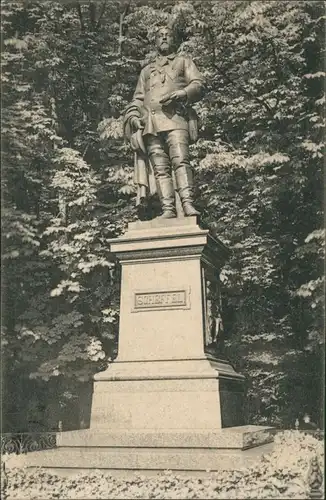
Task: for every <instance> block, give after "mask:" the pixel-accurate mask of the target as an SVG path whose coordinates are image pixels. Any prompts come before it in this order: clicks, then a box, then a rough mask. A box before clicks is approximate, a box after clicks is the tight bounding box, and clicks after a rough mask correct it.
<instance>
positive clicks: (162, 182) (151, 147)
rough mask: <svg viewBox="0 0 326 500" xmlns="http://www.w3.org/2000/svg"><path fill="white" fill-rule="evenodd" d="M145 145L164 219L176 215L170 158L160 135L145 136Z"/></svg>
mask: <svg viewBox="0 0 326 500" xmlns="http://www.w3.org/2000/svg"><path fill="white" fill-rule="evenodd" d="M146 147H147V152H148V156H149V159H150V162H151V164H152V165H153V169H154V174H155V179H156V184H157V190H158V195H159V197H160V201H161V205H162V211H163V213H162V215H161V217H162V218H164V219H170V218H172V217H176V211H175V195H174V187H173V181H172V175H171V167H170V159H169V156H168V154H167V153H166V151H165V150H164V144H163V143H162V141H161V139H160V137H157V136H154V135H147V136H146Z"/></svg>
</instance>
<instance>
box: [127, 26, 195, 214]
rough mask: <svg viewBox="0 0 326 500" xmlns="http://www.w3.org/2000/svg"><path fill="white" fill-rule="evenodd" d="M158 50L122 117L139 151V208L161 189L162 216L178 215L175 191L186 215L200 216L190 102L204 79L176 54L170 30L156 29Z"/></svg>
mask: <svg viewBox="0 0 326 500" xmlns="http://www.w3.org/2000/svg"><path fill="white" fill-rule="evenodd" d="M156 47H157V50H158V55H157V57H156V59H155V60H154V61H153V62H152V63H150V64H148V65H147V66H145V67H144V68H143V69H142V71H141V73H140V76H139V79H138V83H137V87H136V90H135V93H134V96H133V99H132V102H131V103H130V104H129V106H128V107H127V109H126V112H125V117H124V133H125V137H126V138H127V139H128V140H129V141H130V143H131V146H132V148H133V150H134V151H135V182H136V184H137V186H138V192H137V205H139V204H141V203H142V202H143V200H144V199H146V198H147V196H148V195H149V194H152V193H154V192H155V191H156V190H157V192H158V195H159V198H160V202H161V206H162V215H161V216H160V217H161V218H166V219H168V218H172V217H176V216H177V212H176V203H175V189H176V191H177V192H178V195H179V197H180V200H181V204H182V209H183V213H184V215H185V216H191V215H199V212H198V211H197V210H196V209H195V207H194V205H193V203H194V199H193V172H192V169H191V166H190V163H189V144H190V143H191V142H195V141H196V140H197V136H198V125H197V115H196V113H195V111H194V110H193V109H192V108H191V106H190V104H191V103H193V102H195V101H197V100H198V99H199V98H200V95H201V92H202V89H203V83H204V82H203V77H202V76H201V74H200V73H199V71H198V69H197V68H196V66H195V64H194V62H193V61H192V60H191V59H190V58H189V57H186V56H183V55H179V54H177V53H175V37H174V35H173V30H172V29H171V28H168V27H164V28H160V29H158V31H157V35H156ZM155 181H156V182H155ZM174 182H175V186H174Z"/></svg>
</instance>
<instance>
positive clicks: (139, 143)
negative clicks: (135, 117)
mask: <svg viewBox="0 0 326 500" xmlns="http://www.w3.org/2000/svg"><path fill="white" fill-rule="evenodd" d="M130 144H131V147H132V149H133V150H134V151H136V152H140V151H141V152H142V153H144V154H146V148H145V144H144V140H143V131H142V130H141V129H138V130H137V132H135V133H134V134H132V136H131V138H130Z"/></svg>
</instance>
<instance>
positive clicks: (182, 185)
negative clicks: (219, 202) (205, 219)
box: [167, 130, 199, 216]
mask: <svg viewBox="0 0 326 500" xmlns="http://www.w3.org/2000/svg"><path fill="white" fill-rule="evenodd" d="M167 143H168V148H169V156H170V158H171V162H172V166H173V169H174V171H175V179H176V184H177V190H178V193H179V195H180V199H181V203H182V208H183V211H184V214H185V215H186V216H190V215H199V212H198V211H197V210H196V209H195V207H194V206H193V203H194V195H193V185H194V181H193V172H192V168H191V166H190V163H189V133H188V131H187V130H171V131H170V132H168V137H167Z"/></svg>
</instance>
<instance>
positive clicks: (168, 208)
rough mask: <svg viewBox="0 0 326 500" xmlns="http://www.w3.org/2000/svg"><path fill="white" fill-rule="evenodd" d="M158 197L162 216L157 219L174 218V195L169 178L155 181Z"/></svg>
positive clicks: (160, 178)
mask: <svg viewBox="0 0 326 500" xmlns="http://www.w3.org/2000/svg"><path fill="white" fill-rule="evenodd" d="M156 181H157V188H158V195H159V197H160V201H161V206H162V211H163V213H162V215H160V216H159V217H158V218H159V219H172V218H173V217H176V216H177V214H176V210H175V194H174V187H173V182H172V178H171V177H159V178H158V179H156Z"/></svg>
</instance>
